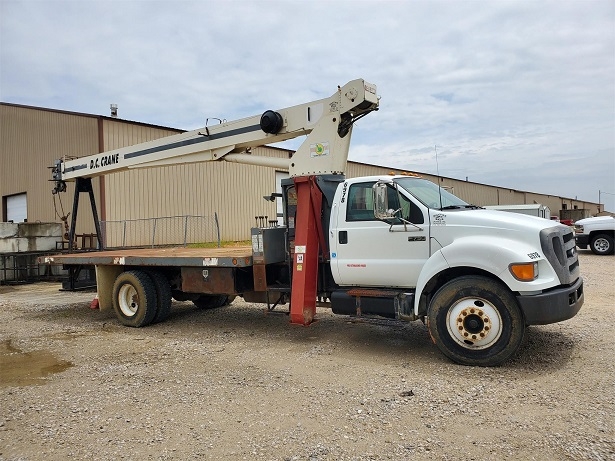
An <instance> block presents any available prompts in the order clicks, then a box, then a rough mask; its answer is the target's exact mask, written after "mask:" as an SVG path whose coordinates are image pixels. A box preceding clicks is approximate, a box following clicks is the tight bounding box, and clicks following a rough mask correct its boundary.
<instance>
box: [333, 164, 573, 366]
mask: <svg viewBox="0 0 615 461" xmlns="http://www.w3.org/2000/svg"><path fill="white" fill-rule="evenodd" d="M329 245H330V261H331V272H332V275H333V277H334V279H335V281H336V283H337V284H338V285H339V286H340V287H341V288H342V291H343V290H346V291H347V292H348V293H350V295H351V296H354V298H355V305H356V298H357V289H359V288H360V289H363V290H366V289H368V288H371V289H373V290H374V293H375V292H377V290H391V289H393V290H401V291H402V292H404V294H405V298H406V300H409V299H412V303H411V309H410V310H408V308H409V307H410V306H409V305H407V306H405V307H404V303H403V302H402V301H401V300H398V301H396V302H395V303H392V305H394V306H395V307H394V309H395V312H394V314H395V317H397V318H410V319H411V318H417V319H418V318H422V319H426V320H427V322H428V324H430V325H429V327H430V333H431V335H432V338H434V342H436V344H437V345H438V346H439V347H440V349H442V351H443V352H444V353H445V354H446V355H448V356H449V357H450V358H452V359H453V360H455V361H457V362H461V363H466V364H477V365H483V364H487V363H488V364H493V362H494V360H495V361H503V360H505V359H506V358H507V357H508V356H510V354H512V353H513V352H514V350H516V348H517V347H518V344H519V343H520V341H521V338H522V336H523V330H524V327H525V325H532V324H547V323H553V322H558V321H561V320H566V319H569V318H571V317H573V316H574V315H575V314H576V313H577V312H578V310H579V309H580V308H581V305H582V304H583V299H584V298H583V280H582V278H581V277H580V276H579V265H578V258H577V254H576V251H575V242H574V236H573V234H572V231H571V230H570V229H569V228H568V227H567V226H564V225H560V224H556V223H553V222H552V221H547V220H545V219H542V218H537V217H532V216H524V215H517V214H512V213H506V212H502V211H491V210H485V209H482V208H480V207H477V206H474V205H470V204H468V203H466V202H464V201H463V200H461V199H459V198H458V197H456V196H454V195H453V194H451V193H449V192H448V191H446V190H444V189H442V188H439V187H438V186H437V185H436V184H434V183H432V182H430V181H427V180H425V179H422V178H419V177H412V176H371V177H363V178H353V179H347V180H345V181H344V182H343V183H341V184H340V185H339V186H338V188H337V191H336V194H335V198H334V200H333V204H332V209H331V222H330V226H329ZM363 296H364V297H365V296H369V297H370V298H378V296H377V295H376V294H371V295H370V293H369V291H365V293H364V295H363ZM336 300H337V301H339V304H340V305H342V307H341V308H338V307H337V306H336ZM344 301H345V302H344ZM366 301H367V302H363V304H362V305H361V308H362V309H361V311H362V313H366V312H369V309H370V308H369V307H368V306H369V301H370V300H366ZM332 304H333V306H332V308H333V311H334V312H336V311H338V312H339V313H349V312H348V310H349V309H350V307H351V306H352V301H349V300H348V299H345V298H344V296H342V295H339V294H335V293H334V294H333V297H332ZM376 304H377V303H375V306H376ZM407 304H408V303H407ZM383 309H384V308H383V307H382V306H376V307H375V311H374V313H376V314H379V315H382V314H383ZM391 316H393V315H391ZM509 348H512V349H511V350H509ZM500 359H501V360H500Z"/></svg>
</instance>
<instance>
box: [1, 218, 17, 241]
mask: <svg viewBox="0 0 615 461" xmlns="http://www.w3.org/2000/svg"><path fill="white" fill-rule="evenodd" d="M18 232H19V224H15V223H10V222H0V239H5V238H10V237H17V233H18Z"/></svg>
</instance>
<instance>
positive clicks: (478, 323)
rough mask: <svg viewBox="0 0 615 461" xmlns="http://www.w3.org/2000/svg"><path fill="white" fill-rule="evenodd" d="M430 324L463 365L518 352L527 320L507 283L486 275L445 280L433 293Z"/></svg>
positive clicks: (439, 343)
mask: <svg viewBox="0 0 615 461" xmlns="http://www.w3.org/2000/svg"><path fill="white" fill-rule="evenodd" d="M428 327H429V333H430V335H431V338H432V340H433V341H434V343H435V344H436V345H437V346H438V348H439V349H440V350H441V351H442V353H443V354H444V355H446V356H447V357H448V358H450V359H451V360H453V361H454V362H457V363H460V364H462V365H476V366H487V367H488V366H495V365H499V364H501V363H502V362H504V361H506V360H508V359H509V358H510V357H511V356H512V355H513V354H514V353H515V352H516V351H517V349H518V348H519V346H520V345H521V341H522V340H523V334H524V331H525V322H524V320H523V315H522V314H521V311H520V309H519V306H518V304H517V301H516V299H515V298H514V296H513V295H512V293H511V292H510V291H509V290H508V289H507V288H506V287H505V286H503V285H502V284H501V283H499V282H496V281H494V280H491V279H489V278H487V277H482V276H464V277H459V278H456V279H453V280H451V281H450V282H448V283H446V284H445V285H443V286H442V287H441V288H440V289H439V290H438V291H437V292H436V294H435V295H434V296H433V298H432V300H431V303H430V305H429V311H428Z"/></svg>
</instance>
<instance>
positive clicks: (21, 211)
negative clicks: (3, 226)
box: [6, 194, 28, 222]
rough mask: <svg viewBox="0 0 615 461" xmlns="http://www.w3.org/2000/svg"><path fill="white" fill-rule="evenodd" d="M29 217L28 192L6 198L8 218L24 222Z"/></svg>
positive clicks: (8, 219)
mask: <svg viewBox="0 0 615 461" xmlns="http://www.w3.org/2000/svg"><path fill="white" fill-rule="evenodd" d="M26 219H28V202H27V201H26V194H19V195H11V196H10V197H7V198H6V220H7V221H13V222H24V221H25V220H26Z"/></svg>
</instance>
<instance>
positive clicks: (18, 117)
mask: <svg viewBox="0 0 615 461" xmlns="http://www.w3.org/2000/svg"><path fill="white" fill-rule="evenodd" d="M99 124H100V125H99ZM99 130H100V131H99ZM178 131H179V130H173V129H171V128H165V127H156V126H151V125H145V124H142V123H137V122H130V121H125V120H119V119H112V118H110V117H101V116H93V115H89V114H77V113H70V112H62V111H55V110H48V109H41V108H34V107H27V106H18V105H12V104H4V103H3V104H0V140H1V144H0V147H1V149H0V194H1V195H2V197H6V196H9V195H14V194H19V193H22V192H27V198H28V220H29V221H50V222H54V221H55V222H59V218H58V217H57V216H56V215H55V211H54V207H53V199H52V196H51V189H52V187H53V186H52V183H51V182H49V181H48V180H49V178H50V172H49V170H48V169H47V166H50V165H51V164H52V162H53V160H55V159H56V158H61V157H62V156H64V155H72V156H85V155H92V154H94V153H97V152H99V143H100V144H102V146H101V148H102V149H103V150H111V149H115V148H118V147H124V146H127V145H132V144H136V143H140V142H144V141H149V140H152V139H156V138H159V137H162V136H168V135H172V134H175V133H177V132H178ZM253 155H267V156H274V157H283V158H286V157H288V156H289V152H288V151H285V150H281V149H276V148H270V147H260V148H257V149H253ZM391 172H394V173H399V172H401V171H400V170H396V169H394V168H390V167H383V166H376V165H369V164H364V163H356V162H349V163H348V169H347V176H348V177H356V176H369V175H375V174H389V173H391ZM415 173H418V174H419V175H421V176H422V177H424V178H425V179H429V180H431V181H433V182H436V183H437V182H438V178H436V177H435V176H433V175H428V174H422V173H419V172H415ZM440 184H441V185H442V186H444V187H446V188H448V189H449V190H451V191H452V192H453V193H454V194H455V195H458V196H459V197H461V198H462V199H464V200H466V201H467V202H469V203H474V204H476V205H497V204H509V205H515V204H527V203H534V201H536V202H538V203H541V204H543V205H546V206H548V207H549V208H550V209H551V214H552V215H557V213H558V212H559V210H560V209H561V208H562V203H565V204H566V207H567V208H568V209H574V208H575V207H577V208H578V209H590V210H591V212H592V213H595V212H597V205H596V204H595V203H590V202H583V201H577V200H572V199H568V198H562V197H556V196H549V195H542V194H534V193H530V192H523V191H516V190H511V189H506V188H500V187H495V186H488V185H484V184H477V183H472V182H468V181H462V180H456V179H450V178H440ZM101 187H102V189H103V190H104V200H103V201H102V202H101V200H100V196H99V195H100V194H99V189H100V188H101ZM275 188H276V180H275V170H274V169H271V168H266V167H257V166H251V165H239V164H234V163H226V162H211V163H201V164H191V165H177V166H169V167H160V168H152V169H144V170H131V171H128V172H122V173H115V174H109V175H106V176H104V178H103V179H102V185H101V184H100V182H99V179H98V178H95V179H94V190H95V196H96V198H97V203H98V206H99V213H100V214H101V217H103V218H104V219H106V220H108V221H118V220H123V219H137V218H144V219H149V218H156V217H163V216H178V215H186V214H189V215H207V216H213V214H214V212H217V213H218V216H219V221H220V227H221V232H222V235H221V237H222V239H223V240H246V239H248V238H249V237H250V235H249V228H250V226H252V225H254V224H255V219H254V217H255V216H268V217H269V219H275V215H276V209H275V204H273V203H271V202H268V201H265V200H264V199H263V196H264V195H269V194H270V193H271V192H274V191H275ZM72 190H73V189H72V185H71V184H70V183H69V193H68V194H62V199H63V204H64V213H65V214H66V213H68V212H69V211H70V210H71V207H72V198H73V193H72ZM58 208H59V204H58ZM58 212H60V213H61V211H60V210H59V209H58ZM79 216H80V217H79V221H78V224H77V232H78V233H90V232H93V231H94V226H93V223H92V218H91V213H90V210H89V202H88V200H87V196H86V195H83V196H82V198H81V203H80V210H79Z"/></svg>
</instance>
